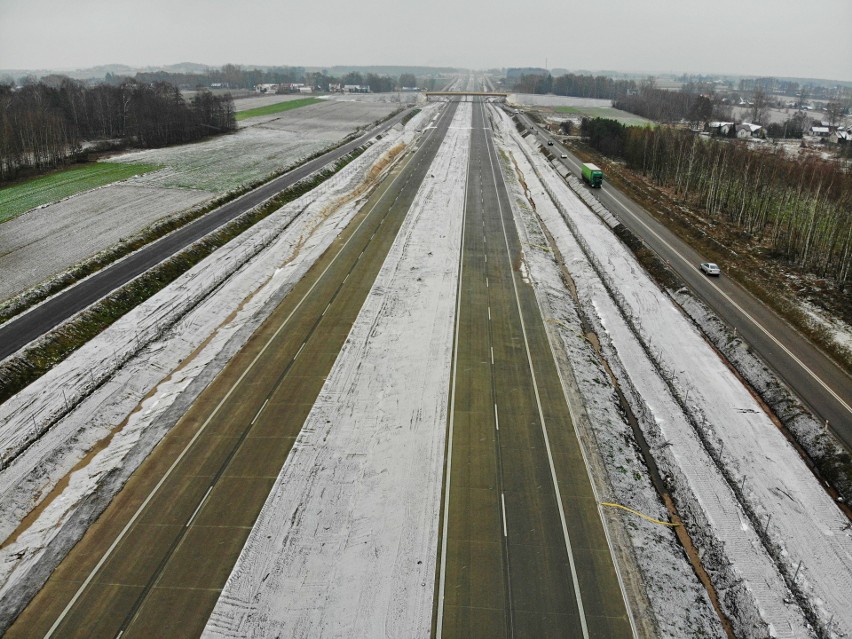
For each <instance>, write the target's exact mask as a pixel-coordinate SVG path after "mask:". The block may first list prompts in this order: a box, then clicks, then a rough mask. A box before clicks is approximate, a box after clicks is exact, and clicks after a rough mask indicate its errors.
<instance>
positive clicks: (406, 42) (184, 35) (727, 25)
mask: <svg viewBox="0 0 852 639" xmlns="http://www.w3.org/2000/svg"><path fill="white" fill-rule="evenodd" d="M850 24H852V0H821V1H820V2H818V3H816V4H811V3H810V2H805V1H804V0H713V1H712V2H707V1H706V0H599V1H597V2H592V1H590V0H585V1H583V2H579V1H575V2H572V1H571V0H526V1H521V0H514V1H501V0H468V1H467V2H465V1H464V0H419V1H414V0H361V1H360V2H358V1H353V0H299V1H293V0H133V1H129V0H66V1H62V0H0V69H44V68H68V69H73V68H81V67H88V66H94V65H100V64H114V63H118V64H127V65H131V66H154V65H165V64H173V63H177V62H198V63H201V64H209V65H211V66H220V65H222V64H225V63H228V62H231V63H235V64H244V65H252V64H259V65H302V66H332V65H335V64H353V65H372V64H376V65H378V64H382V65H386V64H401V65H430V66H459V67H468V68H486V67H507V66H539V67H541V66H544V65H545V63H547V64H548V65H549V66H550V67H551V68H553V67H561V68H568V69H589V70H599V69H612V70H619V71H640V72H658V73H662V72H669V71H673V72H678V73H680V72H690V73H730V74H739V75H775V76H797V77H817V78H830V79H837V80H848V81H852V36H850V31H849V28H850Z"/></svg>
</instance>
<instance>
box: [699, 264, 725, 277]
mask: <svg viewBox="0 0 852 639" xmlns="http://www.w3.org/2000/svg"><path fill="white" fill-rule="evenodd" d="M700 268H701V270H702V271H703V272H704V273H706V274H707V275H716V276H719V275H721V274H722V269H720V268H719V266H718V265H717V264H714V263H713V262H702V263H701V266H700Z"/></svg>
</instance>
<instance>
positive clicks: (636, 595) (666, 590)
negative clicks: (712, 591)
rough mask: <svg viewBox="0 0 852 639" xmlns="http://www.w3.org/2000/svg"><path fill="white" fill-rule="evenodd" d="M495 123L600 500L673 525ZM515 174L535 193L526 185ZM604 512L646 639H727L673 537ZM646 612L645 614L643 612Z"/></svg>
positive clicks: (522, 166)
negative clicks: (637, 575) (637, 576)
mask: <svg viewBox="0 0 852 639" xmlns="http://www.w3.org/2000/svg"><path fill="white" fill-rule="evenodd" d="M496 118H497V119H499V120H500V122H499V123H498V124H499V126H498V127H497V129H496V131H495V141H496V142H497V144H498V145H499V146H500V147H501V148H502V149H504V150H505V151H506V152H507V153H508V154H509V162H510V163H511V164H512V166H510V167H505V168H504V174H505V176H506V178H507V179H506V182H507V186H509V188H510V189H511V192H512V195H513V209H514V211H515V222H516V225H517V227H518V233H519V235H520V236H521V238H522V239H523V241H524V246H525V250H524V264H525V266H528V267H529V271H530V272H531V274H532V278H531V279H532V282H533V285H534V287H535V290H536V295H537V297H538V300H539V306H540V308H541V309H542V314H543V316H544V318H545V322H546V325H547V327H548V331H549V332H550V333H551V334H552V336H553V337H552V338H551V339H552V341H553V343H554V350H555V351H556V353H557V359H558V360H560V359H565V360H566V361H564V362H561V363H560V368H561V369H562V374H563V377H565V378H566V379H567V380H570V381H569V382H568V383H567V384H566V396H567V398H568V401H569V404H570V405H571V411H572V416H573V418H574V421H575V423H576V427H577V429H578V432H579V433H580V438H581V442H582V443H583V447H584V449H585V456H586V458H587V461H588V463H589V466H590V470H591V475H592V477H593V479H596V480H597V481H596V484H597V493H598V496H599V498H600V500H601V501H608V502H613V501H614V502H617V503H622V504H626V505H628V506H630V507H631V508H634V509H637V510H639V511H640V512H642V513H645V514H647V515H649V516H651V517H654V518H656V519H660V520H668V518H669V517H668V513H667V511H666V508H665V506H664V505H663V504H662V502H661V501H660V498H659V495H658V494H657V492H656V490H655V489H654V487H653V485H652V484H651V481H650V478H649V477H648V476H647V468H646V467H645V462H644V461H643V459H642V457H641V455H640V453H639V451H638V450H637V449H636V447H635V445H631V442H632V438H633V434H632V433H631V430H630V426H629V425H628V424H627V423H626V422H625V420H624V418H623V417H622V415H621V413H620V410H619V406H618V398H617V397H616V395H615V392H614V389H613V388H612V386H611V385H610V384H609V383H608V376H607V373H606V371H605V370H603V368H602V367H601V365H600V364H599V362H598V361H597V359H596V356H595V354H594V351H593V350H592V348H591V346H590V345H589V344H588V342H587V341H586V339H585V337H584V336H583V326H582V324H581V319H580V316H579V314H580V313H581V312H582V311H581V309H578V308H576V306H575V304H574V301H573V298H572V296H571V294H570V293H569V291H568V290H567V288H566V285H565V283H564V282H563V281H562V279H561V277H560V271H559V264H558V263H557V258H556V257H555V256H554V255H553V253H551V251H550V249H549V247H548V246H547V244H548V240H547V238H546V237H545V235H544V232H543V230H542V227H541V224H540V222H539V221H538V220H540V219H543V220H547V221H549V222H551V225H552V224H553V222H557V223H558V222H559V221H560V217H559V212H558V211H557V209H556V207H555V206H554V205H553V203H552V202H551V201H550V199H549V198H548V197H547V194H546V193H545V192H544V190H543V188H542V186H541V184H540V182H539V181H538V178H537V177H536V175H535V172H534V171H533V168H532V166H530V164H529V162H528V161H527V159H526V156H525V155H524V153H523V152H522V151H521V149H520V147H519V146H518V143H517V141H516V140H515V139H514V137H512V136H511V135H507V132H511V129H512V123H511V122H509V121H508V119H507V118H506V116H505V114H503V112H502V111H497V113H496ZM515 165H516V166H515ZM516 171H517V172H519V173H520V176H521V177H520V179H521V180H523V181H524V182H525V185H526V187H527V189H528V190H526V191H525V190H524V188H523V186H522V185H521V184H520V183H519V181H518V180H519V178H518V176H517V175H516ZM533 206H534V207H535V209H534V210H533V208H532V207H533ZM559 239H560V240H562V239H563V238H559ZM558 248H561V249H563V250H564V249H565V243H564V242H562V241H560V246H559V247H558ZM573 268H574V265H573V264H572V265H571V269H572V270H573ZM560 356H561V357H560ZM603 475H605V476H606V479H604V478H603ZM604 514H605V515H606V525H607V528H608V530H609V534H610V536H611V537H612V538H613V539H612V546H613V550H614V554H615V555H616V561H617V562H618V564H620V566H621V568H620V570H621V572H622V578H623V581H624V582H625V585H626V590H627V591H628V596H629V598H630V601H631V605H632V607H633V609H634V618H635V620H636V623H637V624H638V625H639V626H640V629H639V632H640V635H641V636H655V637H670V638H671V639H679V638H681V637H685V636H704V637H712V636H715V637H723V636H724V631H723V629H722V627H721V625H720V623H719V618H718V616H717V615H716V613H715V611H714V610H713V608H712V605H711V603H710V600H709V598H708V596H707V592H706V591H705V590H704V588H703V587H702V585H701V584H700V583H699V582H698V580H697V579H696V578H695V573H694V572H693V569H692V567H691V566H690V565H689V563H688V561H687V559H686V557H685V556H684V553H683V549H682V547H681V546H680V544H679V542H678V541H677V539H676V537H675V535H674V533H673V531H672V529H671V528H667V527H663V526H659V525H656V524H652V523H650V522H646V521H645V520H642V519H639V518H634V517H631V518H627V519H625V518H624V516H623V514H621V513H616V512H614V511H605V513H604ZM622 522H623V523H622ZM625 536H626V539H625ZM625 555H626V556H625ZM631 564H635V565H636V566H637V567H638V569H639V571H640V573H641V579H640V580H639V583H638V585H637V580H636V579H635V577H634V576H633V575H632V574H630V573H631V572H633V571H632V566H631ZM639 611H641V614H637V613H639ZM648 625H651V626H652V629H648V628H647V626H648Z"/></svg>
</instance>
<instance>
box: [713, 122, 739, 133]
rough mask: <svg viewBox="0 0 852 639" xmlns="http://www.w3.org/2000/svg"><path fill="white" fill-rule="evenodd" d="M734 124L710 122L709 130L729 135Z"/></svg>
mask: <svg viewBox="0 0 852 639" xmlns="http://www.w3.org/2000/svg"><path fill="white" fill-rule="evenodd" d="M732 126H734V123H733V122H708V123H707V130H708V131H709V132H710V133H712V134H713V135H728V132H729V131H730V130H731V127H732Z"/></svg>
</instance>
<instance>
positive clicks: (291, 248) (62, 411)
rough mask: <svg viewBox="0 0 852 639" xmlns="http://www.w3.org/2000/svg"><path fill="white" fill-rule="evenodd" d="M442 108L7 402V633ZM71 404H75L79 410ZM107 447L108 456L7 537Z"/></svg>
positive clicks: (0, 597) (2, 560) (0, 604)
mask: <svg viewBox="0 0 852 639" xmlns="http://www.w3.org/2000/svg"><path fill="white" fill-rule="evenodd" d="M433 111H434V110H433V109H430V110H425V111H424V112H423V113H421V114H419V115H418V116H417V117H416V118H415V119H413V120H412V122H411V123H410V125H409V127H407V128H406V129H405V130H404V131H401V132H400V131H399V130H395V131H392V132H389V133H388V134H386V135H385V136H383V137H382V140H381V141H379V142H377V143H375V144H374V145H373V146H372V147H370V148H369V149H368V150H367V151H366V152H365V153H364V154H362V155H361V156H360V157H359V158H357V159H356V160H355V161H353V162H352V163H351V164H349V165H348V166H347V167H345V168H344V169H343V170H342V171H340V172H339V173H338V174H337V175H335V176H334V177H332V178H331V179H329V180H328V181H326V182H325V183H323V184H322V185H320V186H319V187H317V188H316V189H314V190H313V191H311V192H310V193H308V194H306V195H304V196H302V197H301V198H299V199H297V200H295V201H294V202H291V203H290V204H288V205H286V206H284V207H282V208H281V209H280V210H279V211H278V212H276V213H274V214H272V215H270V216H269V217H267V218H266V219H265V220H262V221H261V222H259V223H258V224H256V225H255V226H254V227H252V228H251V229H249V230H247V231H246V232H244V233H243V234H241V235H240V236H239V237H238V238H236V239H235V240H233V241H232V242H230V243H228V244H227V245H226V246H224V247H223V248H221V249H219V250H218V251H216V252H215V253H214V254H212V255H211V256H209V257H208V258H206V259H205V260H203V261H202V262H201V263H199V264H198V265H196V266H195V267H194V268H193V269H191V270H190V271H189V272H187V273H186V274H184V275H183V276H181V277H180V278H179V279H178V280H176V281H175V282H174V283H172V284H171V285H170V286H169V287H167V288H166V289H164V290H163V291H161V292H160V293H158V294H157V295H155V296H154V297H152V298H151V299H150V300H148V301H147V302H145V303H144V304H142V305H140V306H139V307H138V308H137V309H135V310H134V311H131V312H130V313H128V314H127V315H126V316H125V317H124V318H122V319H121V320H119V321H118V322H116V323H115V324H113V325H112V326H111V327H110V328H108V329H107V330H106V331H104V332H103V333H102V334H101V335H99V336H98V337H97V338H95V339H93V340H92V341H91V342H89V343H88V344H87V345H85V346H84V347H82V348H81V349H80V350H78V351H77V352H75V353H74V354H73V355H72V356H71V357H69V358H68V359H67V360H66V361H65V362H63V363H62V364H60V365H58V366H57V367H56V368H54V369H53V370H52V371H50V372H49V373H48V374H47V375H45V376H44V377H43V378H41V379H40V380H39V381H37V382H35V383H33V384H32V385H31V386H29V387H27V388H26V389H24V391H22V392H21V393H19V394H18V395H16V396H15V397H13V398H11V399H10V400H8V401H7V402H5V403H4V404H2V405H0V424H2V426H0V442H2V444H0V450H2V451H3V455H4V459H5V460H6V462H5V463H4V464H3V470H2V471H0V514H2V516H0V531H2V534H0V539H4V540H6V541H5V542H4V543H5V544H6V545H5V547H4V548H3V549H2V550H1V551H0V628H2V627H3V626H5V624H6V623H8V621H9V619H8V616H9V614H10V612H11V611H14V610H16V609H17V607H18V606H19V605H20V604H21V603H22V602H23V603H25V602H26V599H27V598H28V597H29V596H31V595H32V594H33V592H34V589H35V590H37V588H38V587H40V584H41V583H42V582H43V581H44V579H46V577H47V576H48V575H49V573H50V570H52V568H53V566H54V565H55V564H56V563H57V562H58V561H59V560H60V559H61V557H62V556H64V554H65V552H67V550H68V549H69V548H70V547H71V546H73V544H74V543H76V540H77V539H79V537H80V536H81V535H82V533H83V532H85V529H86V527H87V526H88V524H89V523H90V522H91V521H92V520H93V518H94V517H96V516H97V515H98V513H99V512H100V510H102V509H103V507H105V506H106V504H107V503H108V502H109V500H110V499H111V497H112V495H113V494H114V493H115V492H116V491H117V490H118V489H120V487H121V486H122V485H123V483H124V481H126V479H127V477H128V476H129V475H130V474H131V473H132V472H133V470H134V469H135V468H136V466H138V464H139V463H141V461H142V460H143V459H144V458H145V456H146V455H147V453H148V452H149V451H150V450H151V448H153V446H154V445H156V443H157V442H158V441H159V440H160V438H161V437H162V436H163V435H164V434H165V432H167V431H168V429H169V428H170V427H171V426H172V425H173V424H174V423H175V422H176V421H177V419H178V418H179V417H180V415H182V413H183V412H184V410H185V409H186V407H187V406H188V405H189V404H191V402H192V401H193V400H194V398H195V397H197V396H198V394H200V392H201V391H202V390H203V389H204V387H205V386H206V385H207V384H208V383H209V381H210V380H211V379H212V378H213V377H214V376H215V375H216V374H217V373H218V371H219V370H221V368H222V367H223V366H224V365H225V364H226V363H227V360H228V359H229V358H230V356H231V355H232V354H233V353H234V352H236V350H238V349H239V348H240V347H241V346H242V344H244V343H245V341H246V340H247V339H248V338H249V337H250V335H251V334H252V332H253V331H254V330H255V329H256V327H257V326H258V325H259V324H260V323H261V322H262V321H263V319H265V317H266V316H268V314H269V313H270V312H271V310H272V309H273V308H274V307H275V305H276V304H277V303H278V302H279V301H280V300H281V299H282V298H283V297H284V296H285V295H286V293H287V292H288V291H289V290H290V288H291V287H292V286H293V284H295V282H297V281H298V280H299V279H300V278H301V276H302V275H303V274H304V272H305V271H307V269H308V268H309V267H310V265H311V264H312V263H313V262H314V261H315V260H316V259H317V257H318V256H319V255H321V254H322V252H323V251H324V250H325V249H326V248H327V247H328V245H329V244H330V243H331V242H332V241H333V240H334V238H335V237H336V236H337V235H338V233H339V232H340V231H341V230H342V229H343V228H344V227H345V225H346V223H347V222H348V220H349V219H351V217H352V215H354V213H355V212H356V210H357V208H358V207H359V204H360V201H358V200H356V201H348V200H349V198H350V195H349V193H350V192H351V191H352V189H353V188H355V187H356V186H358V185H359V184H361V183H362V181H363V180H364V178H365V177H366V176H367V174H368V173H369V171H370V168H371V167H372V166H373V165H374V164H375V162H376V161H378V160H379V159H380V158H381V157H382V156H383V155H384V154H385V152H386V151H388V149H390V148H392V147H393V146H394V145H395V144H399V143H400V142H410V141H411V140H412V139H413V137H414V133H413V131H414V130H415V128H414V127H415V126H417V125H418V123H419V122H422V121H423V120H426V119H427V118H428V117H429V116H431V115H433ZM411 124H413V125H414V126H411ZM341 204H342V206H341ZM67 405H70V406H73V407H74V408H73V409H72V410H71V411H70V412H69V411H68V410H67ZM43 431H44V432H43ZM113 432H114V433H115V434H114V435H113V436H112V438H111V439H109V438H110V434H111V433H113ZM28 442H32V443H29V444H28ZM99 442H100V443H104V442H105V443H106V444H107V445H106V447H105V449H104V450H102V451H101V452H100V453H98V454H97V455H95V456H94V457H93V458H92V459H88V460H86V461H85V463H84V464H83V467H82V468H81V469H79V470H76V471H74V472H73V473H72V474H71V475H70V481H69V482H68V486H67V487H66V488H64V489H63V490H62V491H61V493H60V494H58V495H52V496H51V497H52V500H51V501H50V503H49V505H48V506H47V508H45V510H44V511H43V512H42V513H41V514H40V515H39V516H38V518H37V519H36V520H35V521H34V522H33V523H32V524H31V525H30V526H29V527H28V528H27V529H26V530H25V531H24V532H23V534H21V535H20V536H19V537H18V538H17V539H16V540H15V541H11V540H9V538H8V536H9V534H10V533H12V532H13V531H14V530H15V529H16V527H18V526H19V524H20V522H21V521H22V520H23V518H24V517H25V516H26V515H27V514H28V513H30V512H31V511H32V510H33V508H35V507H36V506H38V505H40V504H42V502H43V500H45V498H46V497H47V496H48V495H49V494H50V492H51V491H52V490H54V488H55V487H56V486H57V485H58V484H59V482H60V480H61V479H62V478H64V477H67V476H68V473H69V472H71V470H72V469H73V468H74V467H75V465H76V464H78V462H80V460H81V459H83V458H84V456H85V455H86V454H87V451H89V450H91V449H92V447H93V446H96V445H97V444H98V443H99ZM42 505H43V504H42Z"/></svg>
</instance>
